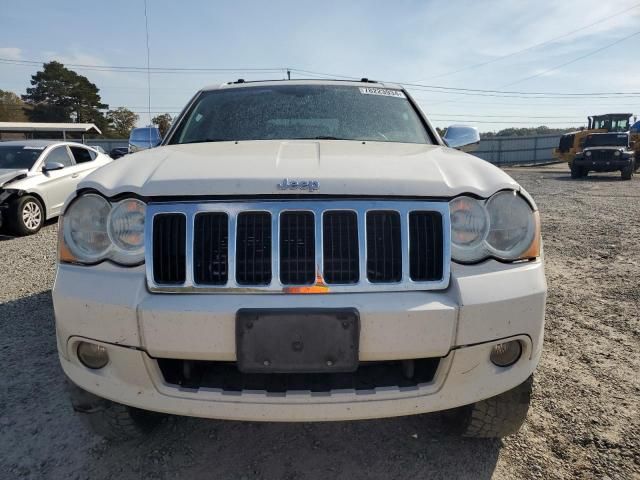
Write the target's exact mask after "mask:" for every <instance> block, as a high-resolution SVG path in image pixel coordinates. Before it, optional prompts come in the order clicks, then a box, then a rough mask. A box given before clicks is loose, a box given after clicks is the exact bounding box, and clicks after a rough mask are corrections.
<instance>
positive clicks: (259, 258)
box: [236, 212, 271, 285]
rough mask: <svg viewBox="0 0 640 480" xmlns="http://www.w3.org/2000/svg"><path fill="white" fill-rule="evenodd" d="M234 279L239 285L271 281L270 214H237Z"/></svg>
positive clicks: (264, 283)
mask: <svg viewBox="0 0 640 480" xmlns="http://www.w3.org/2000/svg"><path fill="white" fill-rule="evenodd" d="M236 281H237V282H238V284H239V285H268V284H269V283H270V282H271V214H270V213H268V212H242V213H240V214H238V227H237V234H236Z"/></svg>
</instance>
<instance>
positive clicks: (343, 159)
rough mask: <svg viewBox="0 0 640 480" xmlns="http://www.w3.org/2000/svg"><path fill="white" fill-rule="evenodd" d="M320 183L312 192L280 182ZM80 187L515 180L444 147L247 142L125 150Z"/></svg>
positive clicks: (492, 187)
mask: <svg viewBox="0 0 640 480" xmlns="http://www.w3.org/2000/svg"><path fill="white" fill-rule="evenodd" d="M285 178H286V179H289V181H312V182H313V181H317V182H319V188H318V189H317V190H315V191H310V189H305V190H286V191H283V190H281V189H279V188H278V186H277V185H278V184H280V183H282V182H283V180H284V179H285ZM79 188H93V189H96V190H98V191H100V192H102V193H103V194H104V195H106V196H109V197H111V196H114V195H118V194H121V193H125V192H132V193H136V194H139V195H142V196H145V197H156V196H163V197H164V196H183V197H184V196H204V195H213V196H219V195H242V196H248V195H274V194H280V195H282V194H298V195H299V194H310V193H313V194H320V195H354V196H357V195H375V196H397V197H400V196H411V197H451V196H455V195H458V194H461V193H471V194H475V195H478V196H481V197H488V196H490V195H491V194H493V193H494V192H496V191H498V190H501V189H505V188H519V187H518V184H517V183H516V182H515V181H514V180H513V179H512V178H511V177H509V176H508V175H507V174H506V173H504V172H503V171H502V170H500V169H499V168H496V167H495V166H493V165H491V164H489V163H488V162H485V161H484V160H481V159H480V158H477V157H474V156H471V155H468V154H465V153H462V152H459V151H457V150H452V149H450V148H447V147H443V146H440V145H418V144H402V143H390V142H355V141H324V140H321V141H301V140H295V141H273V140H264V141H247V142H242V141H241V142H237V143H236V142H218V143H199V144H186V145H168V146H163V147H159V148H155V149H152V150H147V151H144V152H139V153H135V154H132V155H127V156H126V157H123V158H122V159H120V160H118V161H117V162H113V163H111V164H109V165H107V166H105V167H103V168H101V169H99V170H97V171H96V172H94V173H92V174H91V175H89V176H88V177H86V179H85V180H84V181H83V182H82V183H81V184H80V185H79Z"/></svg>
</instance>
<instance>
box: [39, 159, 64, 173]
mask: <svg viewBox="0 0 640 480" xmlns="http://www.w3.org/2000/svg"><path fill="white" fill-rule="evenodd" d="M63 168H64V165H63V164H62V163H58V162H47V163H45V164H44V167H42V171H43V172H45V173H46V172H53V171H55V170H62V169H63Z"/></svg>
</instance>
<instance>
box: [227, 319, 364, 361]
mask: <svg viewBox="0 0 640 480" xmlns="http://www.w3.org/2000/svg"><path fill="white" fill-rule="evenodd" d="M359 340H360V315H359V313H358V311H357V310H356V309H355V308H344V309H343V308H341V309H333V308H314V309H253V308H245V309H241V310H239V311H238V313H237V314H236V355H237V360H238V369H239V370H240V371H241V372H243V373H331V372H354V371H355V370H356V369H357V368H358V356H359V355H358V353H359Z"/></svg>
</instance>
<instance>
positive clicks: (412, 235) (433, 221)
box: [409, 212, 442, 282]
mask: <svg viewBox="0 0 640 480" xmlns="http://www.w3.org/2000/svg"><path fill="white" fill-rule="evenodd" d="M409 274H410V275H411V279H412V280H415V281H419V282H424V281H428V280H437V279H438V278H441V277H442V218H441V216H440V214H439V213H437V212H411V213H410V214H409Z"/></svg>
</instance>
